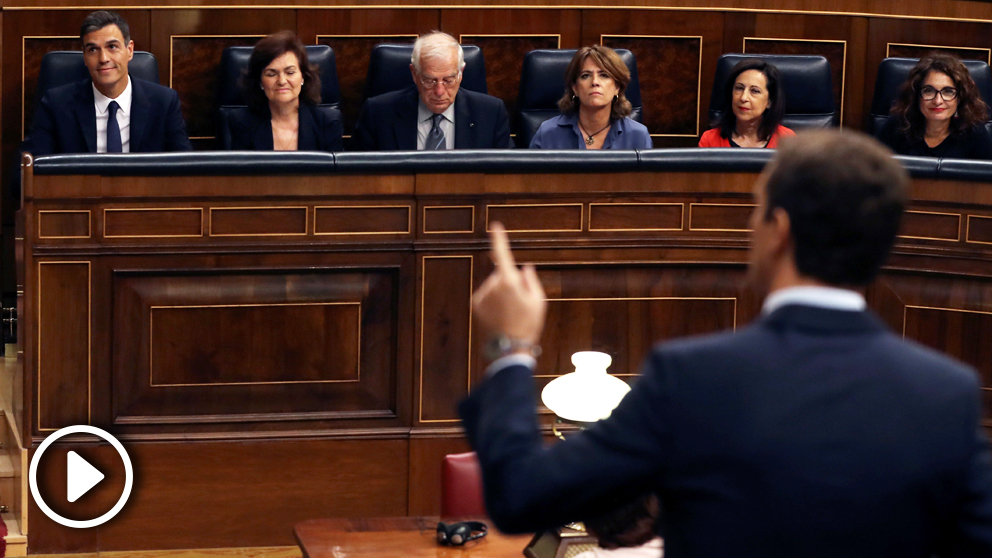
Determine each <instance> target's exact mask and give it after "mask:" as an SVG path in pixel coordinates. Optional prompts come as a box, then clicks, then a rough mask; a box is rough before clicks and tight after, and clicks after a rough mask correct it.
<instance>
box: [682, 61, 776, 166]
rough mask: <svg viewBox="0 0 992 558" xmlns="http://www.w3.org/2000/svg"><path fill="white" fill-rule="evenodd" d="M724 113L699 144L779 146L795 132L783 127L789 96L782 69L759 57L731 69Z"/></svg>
mask: <svg viewBox="0 0 992 558" xmlns="http://www.w3.org/2000/svg"><path fill="white" fill-rule="evenodd" d="M725 92H726V94H725V96H724V99H723V104H722V106H723V115H722V116H721V117H720V119H719V120H718V121H716V122H714V123H713V128H712V129H711V130H707V131H706V133H704V134H703V137H701V138H700V139H699V147H772V148H774V147H778V142H779V139H780V138H783V137H786V136H794V135H796V133H795V132H793V131H792V130H790V129H788V128H786V127H785V126H782V114H783V113H784V112H785V97H784V95H783V93H782V78H781V76H780V75H779V72H778V68H776V67H775V66H773V65H772V64H769V63H768V62H765V61H764V60H760V59H757V58H751V59H748V60H741V61H740V62H739V63H738V64H737V65H736V66H734V69H733V70H731V71H730V76H728V78H727V87H726V89H725Z"/></svg>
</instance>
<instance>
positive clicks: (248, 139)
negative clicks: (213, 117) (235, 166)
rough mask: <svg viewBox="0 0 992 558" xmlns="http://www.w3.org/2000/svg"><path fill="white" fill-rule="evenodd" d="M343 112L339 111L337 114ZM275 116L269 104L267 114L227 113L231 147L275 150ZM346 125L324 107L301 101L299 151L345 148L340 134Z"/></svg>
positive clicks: (340, 149)
mask: <svg viewBox="0 0 992 558" xmlns="http://www.w3.org/2000/svg"><path fill="white" fill-rule="evenodd" d="M337 114H340V113H337ZM271 120H272V117H271V116H270V115H269V110H268V107H266V109H265V113H264V114H258V113H255V112H252V111H250V110H248V107H244V108H239V109H236V110H233V111H231V112H230V114H229V115H228V123H229V125H230V128H231V149H235V150H243V151H272V150H273V149H274V147H273V141H272V122H271ZM343 133H344V125H343V124H342V123H341V119H340V118H331V117H329V116H328V114H327V113H326V112H324V111H322V110H317V107H314V106H313V105H310V104H307V103H303V102H301V103H300V132H299V134H300V135H299V138H297V150H299V151H343V150H344V146H343V144H342V142H341V136H342V134H343Z"/></svg>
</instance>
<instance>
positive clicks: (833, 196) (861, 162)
mask: <svg viewBox="0 0 992 558" xmlns="http://www.w3.org/2000/svg"><path fill="white" fill-rule="evenodd" d="M770 165H771V166H770V170H771V172H770V173H769V176H768V183H767V184H766V186H765V188H766V190H765V193H766V194H767V198H766V199H767V203H766V208H767V213H766V215H765V218H766V219H768V218H770V217H771V212H772V211H773V210H774V209H775V208H777V207H781V208H782V209H784V210H785V211H786V213H788V215H789V222H790V226H791V234H792V241H793V244H794V245H795V258H796V266H797V267H798V269H799V272H800V273H802V274H803V275H807V276H810V277H814V278H816V279H819V280H821V281H823V282H826V283H828V284H831V285H865V284H867V283H869V282H871V280H872V279H874V277H875V275H876V274H877V273H878V270H879V269H880V268H881V267H882V264H884V263H885V260H886V258H887V257H888V254H889V249H890V248H891V247H892V243H893V242H894V241H895V237H896V233H897V232H898V230H899V221H900V218H901V216H902V211H903V207H904V206H905V205H906V196H907V189H908V187H909V175H908V174H907V173H906V170H905V169H904V168H903V167H902V165H901V164H899V162H897V161H896V160H895V159H893V158H892V152H891V151H889V150H888V149H887V148H886V147H884V146H883V145H882V144H880V143H878V142H877V141H875V140H874V139H873V138H870V137H868V136H866V135H864V134H861V133H856V132H843V133H841V132H835V131H817V132H807V133H803V134H800V135H799V136H797V137H796V138H790V139H789V141H785V142H783V145H782V147H781V148H780V149H779V151H778V154H777V155H776V156H775V158H774V159H773V160H772V162H771V163H770Z"/></svg>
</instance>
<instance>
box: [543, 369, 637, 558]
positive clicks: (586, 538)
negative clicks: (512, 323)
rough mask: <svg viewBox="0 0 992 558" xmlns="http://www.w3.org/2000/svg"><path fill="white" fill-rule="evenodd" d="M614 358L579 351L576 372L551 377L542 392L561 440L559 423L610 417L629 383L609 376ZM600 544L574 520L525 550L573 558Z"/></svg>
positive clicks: (585, 424)
mask: <svg viewBox="0 0 992 558" xmlns="http://www.w3.org/2000/svg"><path fill="white" fill-rule="evenodd" d="M612 363H613V359H612V358H611V357H610V355H608V354H606V353H600V352H597V351H580V352H578V353H575V354H573V355H572V365H573V366H575V372H571V373H568V374H565V375H564V376H559V377H557V378H555V379H554V380H551V381H550V382H549V383H548V385H547V386H545V387H544V390H543V391H541V401H542V402H543V403H544V406H545V407H547V408H548V409H549V410H551V412H552V413H554V414H555V422H554V424H553V426H552V432H554V435H555V436H556V437H558V438H560V439H562V440H564V439H565V436H564V435H563V434H562V433H561V432H560V431H559V430H558V425H560V424H572V425H575V426H578V427H579V428H586V427H588V426H591V425H592V424H593V423H595V422H596V421H598V420H602V419H604V418H607V417H609V416H610V414H611V413H612V412H613V409H615V408H616V406H617V405H619V404H620V400H621V399H623V397H624V395H627V392H628V391H630V386H629V385H627V382H624V381H623V380H621V379H620V378H617V377H614V376H610V375H609V374H607V373H606V369H607V368H609V366H610V364H612ZM595 546H597V541H596V537H594V536H592V535H590V534H589V533H587V532H586V530H585V527H584V526H583V525H582V524H581V523H571V524H569V525H565V526H564V527H559V528H558V529H554V530H551V531H545V532H544V533H538V534H537V535H535V536H534V538H533V539H532V540H531V541H530V544H528V545H527V548H525V549H524V556H527V558H570V557H571V556H574V555H576V554H578V553H580V552H585V551H586V550H590V549H592V548H593V547H595Z"/></svg>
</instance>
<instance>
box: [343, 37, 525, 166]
mask: <svg viewBox="0 0 992 558" xmlns="http://www.w3.org/2000/svg"><path fill="white" fill-rule="evenodd" d="M464 68H465V60H464V54H463V53H462V47H461V45H459V44H458V41H456V40H455V39H454V37H452V36H451V35H448V34H447V33H440V32H433V33H430V34H428V35H424V36H423V37H420V38H419V39H417V42H416V43H414V45H413V56H412V58H411V64H410V72H411V73H413V82H414V84H415V86H414V87H408V88H406V89H403V90H400V91H393V92H391V93H384V94H382V95H379V96H377V97H372V98H371V99H369V100H367V101H365V106H364V107H362V114H361V116H360V117H359V118H358V125H357V126H356V127H355V133H354V135H353V137H352V145H351V149H352V150H354V151H392V150H409V151H413V150H415V149H419V150H428V151H436V150H442V149H492V148H506V147H512V143H511V141H510V121H509V118H507V115H506V106H505V105H504V104H503V101H501V100H499V99H497V98H496V97H491V96H489V95H484V94H482V93H476V92H474V91H468V90H464V91H460V90H459V86H460V85H461V82H462V70H463V69H464Z"/></svg>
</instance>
